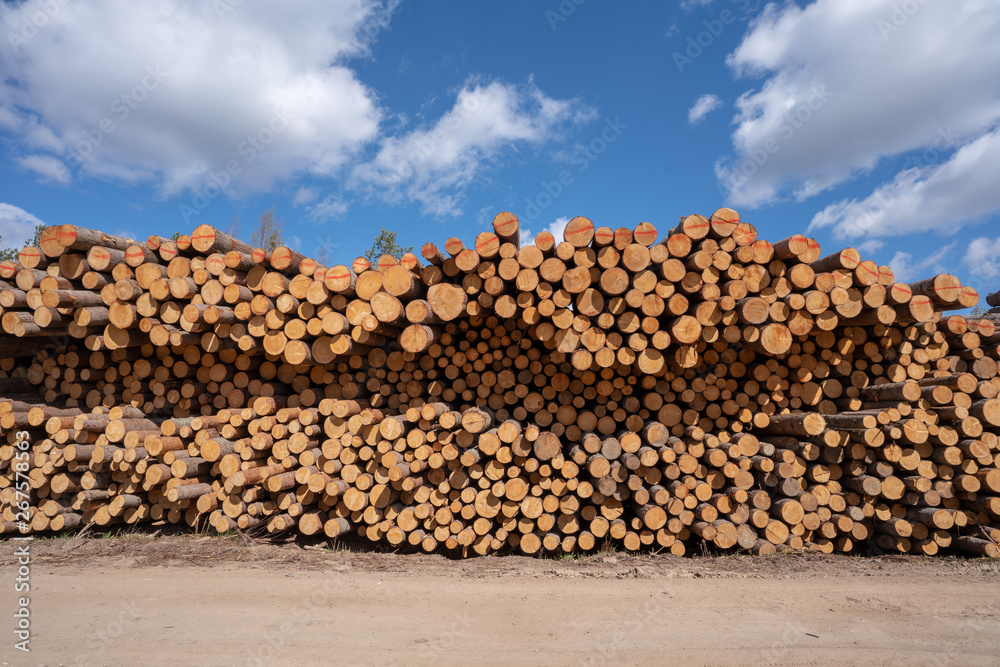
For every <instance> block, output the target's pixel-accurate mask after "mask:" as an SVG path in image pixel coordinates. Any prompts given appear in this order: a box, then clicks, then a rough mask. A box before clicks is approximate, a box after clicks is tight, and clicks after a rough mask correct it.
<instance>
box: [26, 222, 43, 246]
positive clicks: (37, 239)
mask: <svg viewBox="0 0 1000 667" xmlns="http://www.w3.org/2000/svg"><path fill="white" fill-rule="evenodd" d="M44 231H45V225H35V235H34V236H33V237H31V240H30V241H28V242H26V243H25V244H24V245H33V246H35V247H36V248H41V247H42V232H44Z"/></svg>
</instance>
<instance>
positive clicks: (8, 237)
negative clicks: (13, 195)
mask: <svg viewBox="0 0 1000 667" xmlns="http://www.w3.org/2000/svg"><path fill="white" fill-rule="evenodd" d="M44 224H45V223H44V222H42V221H41V220H39V219H38V218H36V217H35V216H33V215H32V214H30V213H28V212H27V211H25V210H24V209H23V208H20V207H17V206H14V205H13V204H5V203H3V202H0V237H2V238H3V240H2V241H0V243H2V244H3V245H4V246H6V247H8V248H18V249H20V248H22V247H24V246H23V245H22V244H23V243H24V242H25V241H26V240H29V239H31V238H32V237H34V235H35V227H36V226H37V225H44Z"/></svg>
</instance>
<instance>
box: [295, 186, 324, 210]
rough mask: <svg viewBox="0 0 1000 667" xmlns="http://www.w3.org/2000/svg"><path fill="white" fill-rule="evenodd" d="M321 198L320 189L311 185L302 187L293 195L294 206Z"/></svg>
mask: <svg viewBox="0 0 1000 667" xmlns="http://www.w3.org/2000/svg"><path fill="white" fill-rule="evenodd" d="M317 199H319V190H318V189H316V188H310V187H301V188H299V189H298V190H296V191H295V195H294V196H293V197H292V206H303V205H304V204H311V203H313V202H314V201H316V200H317Z"/></svg>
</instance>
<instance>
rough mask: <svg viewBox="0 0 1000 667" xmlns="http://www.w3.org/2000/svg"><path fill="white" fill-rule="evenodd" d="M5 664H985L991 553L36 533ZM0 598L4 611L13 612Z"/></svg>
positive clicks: (991, 649)
mask: <svg viewBox="0 0 1000 667" xmlns="http://www.w3.org/2000/svg"><path fill="white" fill-rule="evenodd" d="M13 550H14V544H13V543H12V542H3V543H0V556H2V558H0V563H2V565H0V582H2V583H0V590H2V591H3V593H2V594H0V604H2V605H3V608H2V610H0V618H3V619H6V620H4V621H0V623H2V624H6V625H7V626H8V627H7V628H4V629H2V631H0V638H2V639H0V641H2V644H0V656H2V657H0V662H2V664H3V665H43V664H44V665H77V664H79V665H194V664H209V665H272V664H275V665H277V664H294V665H325V664H336V665H343V664H348V665H350V664H359V665H384V664H433V665H451V664H463V665H480V664H485V665H509V664H530V665H543V664H544V665H579V664H592V665H603V664H615V665H617V664H625V663H627V664H685V665H688V664H691V665H728V664H740V665H742V664H761V665H810V664H816V665H827V664H854V665H858V664H861V665H868V664H871V665H912V664H933V665H990V664H992V665H996V664H1000V563H996V562H990V561H984V560H952V559H943V558H942V559H909V558H881V559H872V558H867V559H863V558H845V557H828V556H820V555H796V556H782V557H772V558H751V557H745V556H731V557H724V558H694V559H692V558H686V559H685V558H676V557H671V556H655V555H646V556H629V555H625V554H611V555H609V554H604V555H596V556H591V557H587V558H580V559H564V560H551V559H546V560H539V559H528V558H521V557H499V558H498V557H492V558H481V559H472V560H467V561H453V560H447V559H445V558H443V557H438V556H424V555H408V556H404V555H397V554H387V553H355V552H349V551H331V550H329V549H322V550H321V549H307V548H303V547H302V546H300V545H296V544H284V545H274V544H268V543H256V542H255V543H247V542H244V541H242V540H239V539H223V538H201V539H198V538H194V537H184V536H168V537H158V538H155V539H153V538H150V537H148V536H129V537H123V538H105V539H86V538H83V539H62V540H47V541H35V542H33V543H32V545H31V560H32V562H31V566H30V567H31V574H30V577H31V580H30V583H31V586H32V591H31V606H30V610H31V623H32V625H31V631H32V637H31V644H30V645H31V649H32V650H31V653H30V654H27V655H25V654H24V653H22V652H20V651H16V650H14V648H13V643H14V641H15V640H14V639H13V632H12V630H13V621H12V616H11V612H12V611H13V610H14V609H15V604H16V603H15V595H16V594H15V593H14V591H13V588H14V580H15V577H16V564H15V562H14V560H15V559H14V556H13ZM8 610H10V611H8Z"/></svg>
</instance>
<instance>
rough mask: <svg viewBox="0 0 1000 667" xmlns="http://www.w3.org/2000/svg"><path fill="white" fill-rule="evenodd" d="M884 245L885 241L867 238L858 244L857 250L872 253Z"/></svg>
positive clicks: (862, 252) (865, 253)
mask: <svg viewBox="0 0 1000 667" xmlns="http://www.w3.org/2000/svg"><path fill="white" fill-rule="evenodd" d="M884 246H885V241H881V240H879V239H868V240H867V241H864V242H862V243H859V244H858V247H857V250H858V252H860V253H861V254H862V256H864V255H874V254H875V253H877V252H878V251H879V250H881V249H882V248H883V247H884Z"/></svg>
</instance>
